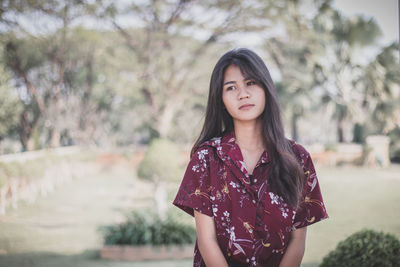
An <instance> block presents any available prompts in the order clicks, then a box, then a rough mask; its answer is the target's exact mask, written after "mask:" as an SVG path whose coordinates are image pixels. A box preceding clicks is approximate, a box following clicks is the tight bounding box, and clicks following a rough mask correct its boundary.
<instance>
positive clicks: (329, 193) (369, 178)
mask: <svg viewBox="0 0 400 267" xmlns="http://www.w3.org/2000/svg"><path fill="white" fill-rule="evenodd" d="M73 168H74V170H75V172H77V173H78V174H79V173H81V175H77V176H78V177H77V178H76V179H75V180H73V181H72V182H71V183H69V184H66V185H63V186H62V187H60V188H58V189H57V190H56V191H55V192H54V193H52V194H49V195H47V196H46V197H40V198H39V199H38V200H37V201H36V203H35V204H30V205H28V204H23V203H22V204H21V205H20V206H19V207H18V209H16V210H12V209H9V210H8V211H7V214H6V215H3V216H0V266H7V267H17V266H18V267H21V266H35V267H36V266H37V267H39V266H40V267H47V266H60V267H63V266H77V267H84V266H85V267H86V266H88V267H91V266H100V267H101V266H110V267H120V266H121V267H122V266H132V267H137V266H144V267H156V266H157V267H158V266H166V267H168V266H171V267H172V266H176V267H189V266H192V260H190V259H189V260H185V261H178V262H174V261H162V262H160V261H158V262H151V261H146V262H136V263H131V262H113V261H106V260H100V259H99V258H98V252H99V250H100V248H101V246H102V235H101V233H100V232H99V230H98V228H99V226H102V225H108V224H113V223H117V222H120V221H122V220H123V219H124V213H125V212H127V211H129V210H131V209H132V208H140V207H146V206H149V205H151V203H152V202H151V201H152V200H151V196H150V194H151V192H152V187H151V186H150V185H149V184H146V183H144V182H141V181H138V180H136V179H135V176H134V171H133V169H132V167H130V166H129V165H128V164H116V165H115V166H114V167H112V168H104V167H100V166H99V165H97V164H94V163H87V164H85V165H77V166H73ZM316 169H317V174H318V177H319V181H320V186H321V190H322V194H323V196H324V201H325V204H326V207H327V211H328V214H329V216H330V218H329V219H327V220H324V221H322V222H319V223H316V224H315V225H312V226H310V227H309V228H308V233H307V247H306V254H305V256H304V260H303V262H304V264H302V266H304V267H311V266H317V265H318V263H319V262H320V261H321V259H322V257H323V256H324V255H325V254H326V253H327V252H328V251H330V250H331V249H333V248H334V247H335V246H336V244H337V242H338V241H340V240H342V239H344V238H346V237H347V236H349V235H350V234H351V233H353V232H355V231H357V230H360V229H362V228H372V229H376V230H382V231H385V232H390V233H393V234H395V235H396V236H398V237H400V220H399V215H400V207H399V205H398V204H397V203H399V202H400V194H399V191H400V166H398V165H392V166H391V167H390V168H388V169H384V170H379V169H365V168H358V167H338V168H323V167H319V166H318V165H317V166H316ZM176 190H177V185H171V186H170V196H169V197H170V199H172V198H173V197H174V194H175V192H176ZM171 206H172V205H171ZM175 210H177V209H175ZM176 212H177V213H178V214H179V216H181V217H182V218H184V219H185V220H187V221H191V222H192V223H193V219H191V218H190V217H189V216H187V215H186V214H183V212H180V211H176Z"/></svg>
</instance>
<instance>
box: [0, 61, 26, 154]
mask: <svg viewBox="0 0 400 267" xmlns="http://www.w3.org/2000/svg"><path fill="white" fill-rule="evenodd" d="M10 87H11V86H10V80H9V78H8V75H7V73H6V72H5V71H4V70H3V69H1V68H0V96H1V97H0V151H1V141H2V140H3V139H4V138H5V137H6V136H7V135H9V134H10V133H12V132H13V131H15V130H16V127H17V125H18V119H19V116H20V114H21V111H22V106H21V103H20V101H19V99H18V96H17V95H16V94H13V92H12V91H11V90H10Z"/></svg>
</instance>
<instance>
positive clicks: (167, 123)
mask: <svg viewBox="0 0 400 267" xmlns="http://www.w3.org/2000/svg"><path fill="white" fill-rule="evenodd" d="M178 102H179V101H178V100H175V101H167V102H166V103H165V107H164V109H163V110H162V112H161V114H160V117H159V119H158V123H157V131H158V133H159V134H160V138H167V137H168V132H169V130H170V128H171V125H172V120H173V118H174V115H175V110H176V107H177V105H178Z"/></svg>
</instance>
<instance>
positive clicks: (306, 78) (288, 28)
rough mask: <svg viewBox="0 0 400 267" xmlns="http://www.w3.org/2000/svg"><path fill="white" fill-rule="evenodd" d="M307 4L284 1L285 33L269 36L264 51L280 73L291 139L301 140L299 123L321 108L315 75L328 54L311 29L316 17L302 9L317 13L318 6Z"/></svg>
mask: <svg viewBox="0 0 400 267" xmlns="http://www.w3.org/2000/svg"><path fill="white" fill-rule="evenodd" d="M308 4H309V3H307V2H306V1H292V0H287V1H281V8H280V9H279V10H280V17H281V23H282V26H283V28H284V33H282V34H280V35H278V36H272V37H269V36H268V37H267V39H266V41H265V51H267V52H266V53H267V54H268V56H269V57H270V58H271V59H272V60H273V62H274V63H275V65H276V66H277V67H278V69H279V71H280V76H281V78H280V80H279V81H277V82H276V87H277V91H278V94H279V100H280V103H281V105H282V106H283V109H284V110H285V111H286V112H287V114H290V118H291V130H292V138H293V139H294V140H298V125H297V124H298V120H299V119H300V118H301V117H303V116H305V115H306V114H307V113H308V112H310V111H312V110H315V109H316V107H317V106H318V105H319V103H318V102H316V101H315V97H316V95H315V93H314V89H315V87H316V86H318V85H319V81H318V79H316V77H315V76H314V75H313V74H314V72H315V71H316V70H317V69H318V68H320V63H319V61H320V60H321V58H323V56H324V54H325V48H324V45H323V42H322V41H323V40H322V39H321V37H320V36H318V34H317V33H316V32H315V30H314V28H313V26H312V23H311V22H312V19H313V16H305V15H304V14H302V13H301V12H302V10H304V8H307V9H308V11H309V13H311V14H316V13H317V11H318V8H317V6H311V7H310V6H309V5H308Z"/></svg>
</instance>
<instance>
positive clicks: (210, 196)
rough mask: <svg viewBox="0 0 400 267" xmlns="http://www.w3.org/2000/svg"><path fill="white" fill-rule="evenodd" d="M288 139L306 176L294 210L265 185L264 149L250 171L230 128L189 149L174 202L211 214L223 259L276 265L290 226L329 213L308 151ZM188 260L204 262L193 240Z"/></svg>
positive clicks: (198, 265) (201, 264)
mask: <svg viewBox="0 0 400 267" xmlns="http://www.w3.org/2000/svg"><path fill="white" fill-rule="evenodd" d="M288 141H289V142H290V144H291V145H292V148H293V151H294V153H295V155H296V157H297V159H298V161H299V163H300V164H301V166H302V167H303V170H304V173H305V174H306V177H307V181H306V183H305V186H304V191H303V196H304V199H303V201H302V203H301V205H300V207H299V208H298V209H297V210H293V209H292V208H291V207H290V206H289V205H288V204H287V203H286V202H285V201H284V199H283V198H282V197H281V196H279V195H277V194H275V193H273V192H271V191H269V185H268V179H269V177H268V168H269V162H270V158H269V155H268V153H267V152H266V151H264V152H263V154H262V155H261V157H260V159H259V161H258V162H257V164H256V166H255V168H254V171H253V175H252V177H251V175H249V173H248V171H247V169H246V166H245V163H244V160H243V156H242V153H241V151H240V148H239V146H238V145H237V144H236V139H235V133H234V131H233V130H231V131H229V132H227V133H225V134H224V135H223V136H221V137H215V138H213V139H211V140H209V141H207V142H204V143H203V144H201V146H200V147H199V148H198V149H197V151H196V152H195V154H193V156H192V158H191V160H190V162H189V164H188V166H187V169H186V172H185V175H184V177H183V180H182V183H181V185H180V188H179V190H178V192H177V195H176V197H175V200H174V201H173V204H174V205H176V206H177V207H179V208H180V209H182V210H183V211H185V212H187V213H188V214H190V215H191V216H194V210H196V211H198V212H201V213H203V214H206V215H208V216H210V217H213V219H214V222H215V226H216V231H217V240H218V244H219V246H220V248H221V251H222V253H223V254H224V255H225V257H226V259H227V260H233V261H235V262H238V263H241V264H243V265H246V266H256V267H260V266H278V265H279V263H280V261H281V259H282V257H283V254H284V252H285V251H286V248H287V246H288V241H289V237H290V233H291V232H292V231H293V230H295V229H297V228H301V227H305V226H308V225H310V224H313V223H316V222H318V221H320V220H323V219H326V218H328V214H327V213H326V209H325V206H324V203H323V199H322V195H321V191H320V187H319V183H318V178H317V175H316V173H315V169H314V165H313V162H312V159H311V157H310V154H309V153H308V152H307V151H306V150H305V148H304V147H303V146H301V145H300V144H298V143H296V142H295V141H293V140H290V139H288ZM193 263H194V264H193V266H196V267H204V266H206V265H205V263H204V260H203V258H202V257H201V254H200V251H199V248H198V244H197V242H196V244H195V248H194V262H193Z"/></svg>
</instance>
